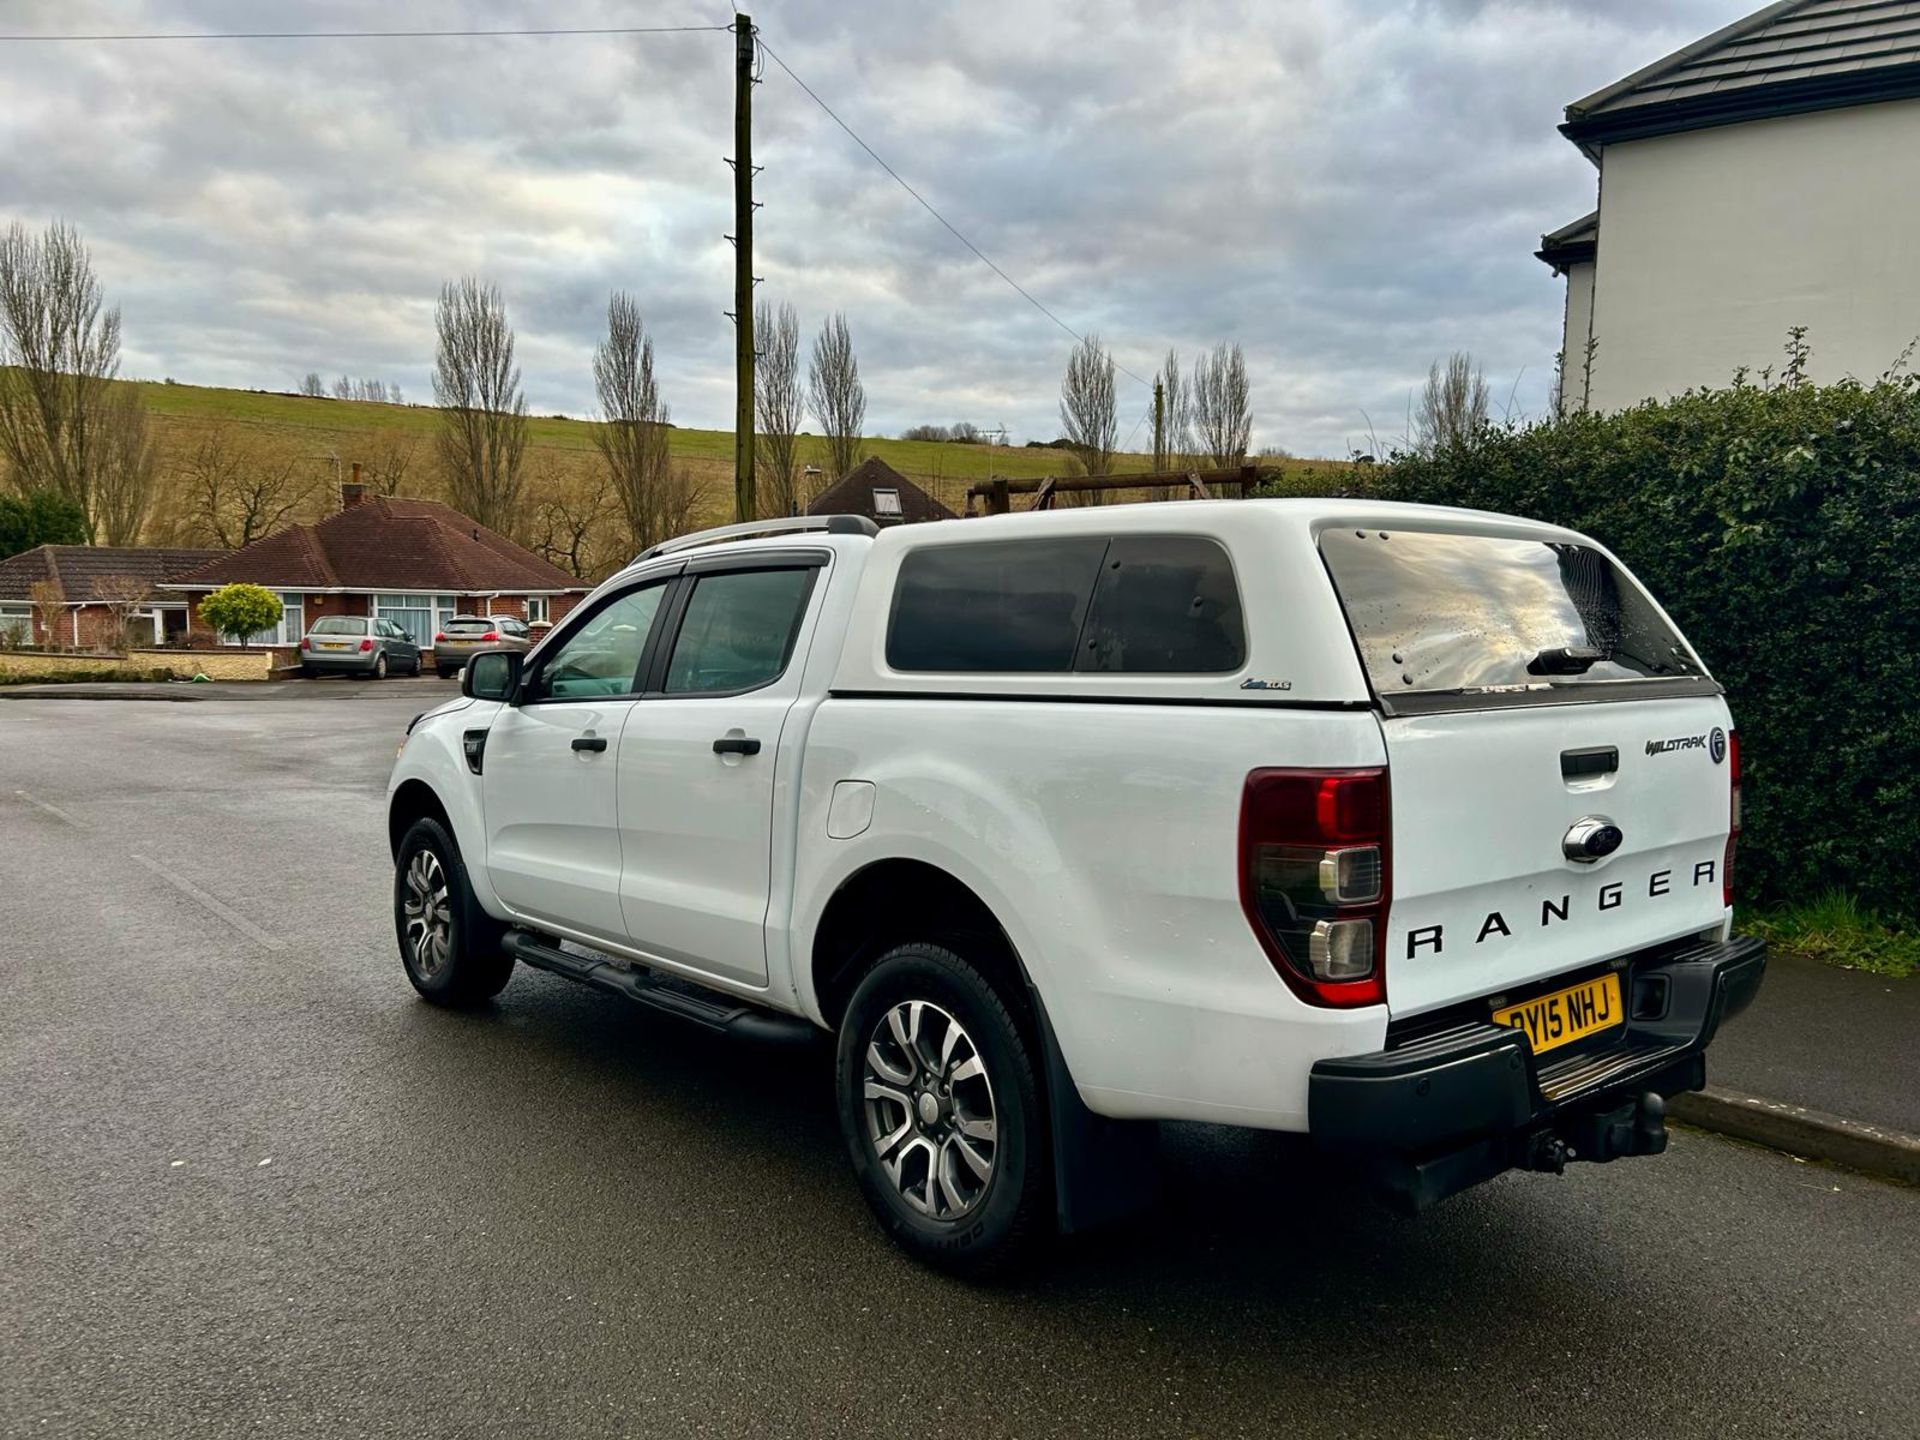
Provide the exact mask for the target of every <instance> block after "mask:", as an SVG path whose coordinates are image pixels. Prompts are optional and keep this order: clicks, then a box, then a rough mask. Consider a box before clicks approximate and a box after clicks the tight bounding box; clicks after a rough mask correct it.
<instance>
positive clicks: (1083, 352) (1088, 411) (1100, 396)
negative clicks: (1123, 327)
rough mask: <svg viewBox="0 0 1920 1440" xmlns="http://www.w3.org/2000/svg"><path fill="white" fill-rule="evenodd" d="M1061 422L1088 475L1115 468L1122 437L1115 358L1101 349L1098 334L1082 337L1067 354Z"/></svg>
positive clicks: (1104, 472) (1061, 398)
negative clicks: (1116, 406) (1115, 391)
mask: <svg viewBox="0 0 1920 1440" xmlns="http://www.w3.org/2000/svg"><path fill="white" fill-rule="evenodd" d="M1060 424H1061V426H1062V427H1063V428H1064V429H1065V430H1066V432H1067V440H1068V443H1069V444H1071V445H1072V447H1073V453H1074V454H1075V455H1076V456H1078V457H1079V460H1080V463H1081V464H1082V465H1083V466H1085V467H1086V471H1087V474H1089V475H1105V474H1107V473H1108V472H1109V471H1111V470H1112V469H1113V452H1114V450H1115V449H1116V448H1117V446H1118V444H1119V440H1120V422H1119V419H1118V417H1117V415H1116V414H1115V412H1114V400H1113V357H1112V356H1110V355H1108V354H1107V352H1106V351H1105V350H1104V349H1103V348H1101V345H1100V337H1099V336H1097V335H1089V336H1088V337H1087V338H1086V339H1084V340H1082V341H1081V342H1080V343H1079V344H1078V345H1076V346H1074V347H1073V353H1072V354H1071V355H1069V356H1068V357H1067V373H1066V374H1065V375H1064V376H1062V377H1061V380H1060Z"/></svg>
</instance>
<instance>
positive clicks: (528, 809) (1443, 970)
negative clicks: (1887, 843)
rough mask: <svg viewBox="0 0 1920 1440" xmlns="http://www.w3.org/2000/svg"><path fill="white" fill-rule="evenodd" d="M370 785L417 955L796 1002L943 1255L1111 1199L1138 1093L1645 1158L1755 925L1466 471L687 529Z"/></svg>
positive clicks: (1006, 1240) (1562, 547)
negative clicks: (1741, 934) (1416, 495)
mask: <svg viewBox="0 0 1920 1440" xmlns="http://www.w3.org/2000/svg"><path fill="white" fill-rule="evenodd" d="M389 807H390V809H389V815H390V821H389V829H390V837H391V843H392V851H393V858H394V863H395V881H394V899H393V906H394V922H395V926H396V929H397V932H398V938H399V945H400V951H401V955H402V958H403V960H404V962H405V965H406V970H407V975H408V978H409V979H410V980H411V981H412V982H413V984H414V986H415V987H416V988H417V989H418V990H419V991H420V993H421V994H422V995H424V996H426V997H427V998H428V999H430V1000H434V1001H437V1002H440V1003H444V1004H473V1003H478V1002H482V1001H485V1000H487V999H489V998H490V997H492V996H494V995H495V994H497V993H498V992H499V991H500V990H501V988H502V987H503V986H504V985H505V984H506V983H507V980H508V977H509V975H510V973H511V970H512V967H513V964H514V961H515V960H519V961H521V962H524V963H526V964H529V965H533V966H537V967H539V968H542V969H545V970H549V971H553V972H555V973H557V974H560V975H564V976H568V977H570V978H572V979H575V980H579V981H583V982H585V983H587V984H590V985H594V986H598V987H601V988H603V989H606V990H609V991H614V992H617V993H620V994H622V995H625V996H627V997H629V998H630V999H633V1000H636V1001H639V1002H641V1003H643V1004H646V1005H649V1006H652V1007H654V1008H656V1009H660V1010H666V1011H670V1012H672V1013H674V1014H677V1015H680V1016H682V1017H684V1018H686V1019H689V1020H692V1021H695V1022H697V1023H701V1024H704V1025H707V1026H710V1027H712V1028H714V1029H716V1030H720V1031H726V1032H731V1033H734V1034H738V1035H743V1036H749V1037H759V1038H762V1039H783V1038H805V1037H808V1036H812V1035H815V1034H818V1033H819V1032H821V1031H826V1032H831V1033H832V1034H833V1035H835V1036H836V1037H837V1042H838V1043H837V1052H836V1053H837V1061H836V1077H837V1078H836V1084H837V1090H838V1104H839V1110H840V1119H841V1124H842V1128H843V1130H844V1132H845V1136H846V1142H847V1147H848V1151H849V1154H850V1156H851V1158H852V1163H853V1168H854V1171H855V1173H856V1174H857V1175H858V1177H859V1180H860V1183H861V1185H862V1187H863V1189H864V1191H865V1193H866V1195H867V1197H868V1199H869V1201H870V1202H871V1204H872V1206H873V1208H874V1210H875V1212H876V1214H877V1215H878V1216H879V1217H880V1219H881V1221H882V1222H883V1223H884V1224H885V1226H886V1227H887V1228H888V1230H889V1231H890V1232H891V1233H892V1234H893V1235H894V1236H895V1237H896V1238H897V1239H898V1240H899V1241H900V1242H901V1243H902V1244H904V1245H905V1246H906V1247H907V1248H908V1249H909V1250H911V1251H913V1252H914V1253H915V1254H917V1255H920V1256H921V1257H923V1258H926V1259H929V1260H931V1261H934V1262H936V1263H939V1264H943V1265H946V1266H948V1267H950V1268H955V1269H961V1270H969V1271H975V1272H978V1271H981V1270H985V1269H989V1268H992V1267H994V1266H996V1265H1003V1264H1005V1263H1006V1262H1007V1261H1008V1259H1009V1258H1010V1257H1011V1256H1013V1255H1015V1254H1017V1253H1019V1251H1020V1250H1021V1248H1022V1247H1023V1245H1024V1244H1025V1242H1027V1241H1029V1240H1030V1239H1032V1238H1033V1237H1035V1236H1037V1235H1039V1234H1042V1233H1044V1232H1047V1231H1050V1230H1053V1229H1055V1228H1064V1229H1076V1228H1082V1227H1084V1226H1086V1225H1088V1224H1091V1223H1094V1222H1096V1221H1098V1220H1100V1219H1102V1218H1104V1217H1105V1216H1107V1215H1109V1214H1112V1213H1114V1212H1116V1211H1118V1210H1122V1209H1125V1208H1128V1207H1129V1206H1131V1205H1135V1204H1138V1203H1139V1202H1140V1200H1141V1198H1142V1197H1143V1196H1144V1195H1145V1194H1147V1193H1150V1186H1151V1180H1152V1171H1153V1140H1154V1137H1155V1135H1156V1133H1157V1132H1156V1128H1155V1126H1154V1124H1153V1123H1151V1122H1157V1121H1163V1120H1192V1121H1210V1122H1217V1123H1223V1124H1228V1125H1239V1126H1254V1127H1260V1128H1265V1129H1272V1130H1285V1131H1296V1132H1307V1133H1310V1134H1311V1135H1312V1136H1313V1137H1314V1139H1315V1140H1316V1141H1317V1142H1320V1143H1321V1144H1323V1145H1325V1146H1326V1147H1328V1148H1329V1149H1331V1150H1336V1151H1339V1152H1342V1153H1344V1154H1346V1155H1349V1156H1351V1157H1354V1159H1355V1160H1357V1161H1358V1162H1360V1163H1362V1164H1364V1165H1365V1166H1366V1167H1369V1168H1370V1169H1371V1170H1372V1171H1373V1172H1374V1173H1375V1174H1376V1175H1377V1177H1378V1179H1379V1180H1380V1182H1381V1183H1382V1184H1383V1185H1384V1186H1385V1187H1386V1189H1387V1190H1388V1192H1389V1193H1390V1194H1391V1195H1393V1196H1395V1197H1397V1198H1398V1199H1399V1200H1400V1201H1401V1202H1402V1203H1403V1204H1404V1205H1405V1206H1406V1207H1407V1208H1409V1209H1414V1210H1417V1209H1419V1208H1421V1207H1424V1206H1426V1205H1428V1204H1431V1203H1433V1202H1434V1201H1436V1200H1439V1199H1441V1198H1442V1197H1444V1196H1446V1195H1448V1194H1450V1193H1452V1192H1454V1191H1456V1190H1459V1189H1461V1188H1463V1187H1465V1186H1467V1185H1471V1184H1474V1183H1476V1182H1478V1181H1480V1180H1483V1179H1486V1178H1488V1177H1490V1176H1493V1175H1495V1174H1498V1173H1500V1172H1501V1171H1503V1170H1507V1169H1512V1168H1516V1167H1518V1168H1526V1169H1533V1170H1548V1171H1558V1170H1559V1169H1560V1168H1561V1167H1562V1166H1563V1165H1564V1164H1565V1163H1566V1162H1567V1161H1568V1160H1574V1159H1579V1160H1600V1161H1604V1160H1611V1159H1614V1158H1616V1157H1619V1156H1623V1155H1638V1154H1650V1153H1654V1152H1657V1151H1659V1150H1661V1149H1663V1148H1664V1147H1665V1144H1666V1132H1665V1129H1664V1126H1663V1122H1662V1116H1663V1104H1662V1097H1664V1096H1668V1095H1671V1094H1673V1093H1676V1092H1678V1091H1682V1090H1688V1089H1695V1088H1698V1087H1699V1086H1701V1085H1702V1084H1704V1082H1705V1064H1704V1060H1703V1052H1704V1051H1705V1049H1706V1046H1707V1044H1708V1042H1709V1041H1710V1040H1711V1039H1712V1037H1713V1035H1714V1032H1715V1029H1716V1028H1717V1027H1718V1025H1719V1024H1720V1023H1721V1021H1722V1020H1724V1019H1725V1018H1726V1017H1727V1016H1729V1015H1731V1014H1733V1013H1734V1012H1736V1011H1737V1010H1739V1009H1740V1008H1741V1007H1743V1006H1744V1005H1745V1004H1746V1003H1747V1001H1748V1000H1749V999H1750V998H1751V997H1752V995H1753V993H1754V991H1755V989H1756V988H1757V986H1758V984H1759V982H1760V977H1761V973H1762V970H1763V968H1764V965H1765V952H1764V949H1763V947H1762V946H1761V945H1760V944H1759V942H1757V941H1754V940H1748V939H1739V938H1735V937H1734V935H1733V933H1732V928H1731V923H1732V910H1731V890H1730V881H1731V873H1730V872H1731V869H1732V865H1733V857H1734V841H1735V837H1736V836H1737V834H1738V832H1739V826H1740V786H1739V749H1738V745H1737V742H1736V739H1735V736H1734V732H1733V725H1732V720H1731V717H1730V716H1729V714H1728V711H1727V707H1726V704H1725V702H1724V701H1723V699H1722V698H1721V692H1720V687H1719V686H1718V685H1717V684H1716V683H1715V682H1714V681H1713V679H1712V678H1711V677H1710V676H1709V675H1708V673H1707V671H1706V668H1705V667H1704V666H1703V665H1702V664H1701V662H1700V660H1699V657H1698V656H1697V655H1696V654H1695V653H1694V652H1693V650H1692V649H1691V648H1690V647H1689V646H1688V644H1687V642H1686V641H1685V640H1684V639H1683V638H1682V637H1681V635H1680V634H1679V632H1678V630H1677V629H1676V628H1675V626H1674V624H1673V622H1672V621H1671V620H1670V619H1669V618H1668V616H1667V615H1666V614H1665V612H1664V611H1662V610H1661V609H1660V607H1659V606H1658V605H1657V604H1656V603H1655V602H1654V601H1653V600H1652V599H1650V598H1649V597H1648V595H1647V594H1646V592H1645V591H1644V590H1643V589H1642V588H1641V587H1640V586H1639V584H1638V583H1637V582H1636V581H1635V580H1634V579H1633V577H1632V576H1631V575H1630V574H1628V573H1627V571H1626V569H1625V568H1624V567H1623V566H1622V565H1621V564H1620V562H1619V561H1617V560H1616V559H1615V558H1614V557H1613V556H1612V555H1610V554H1609V553H1608V552H1607V551H1606V550H1605V549H1604V548H1602V547H1601V546H1599V545H1597V544H1595V543H1594V542H1593V541H1591V540H1589V539H1587V538H1585V537H1584V536H1581V535H1578V534H1575V533H1572V532H1570V531H1566V530H1561V529H1557V528H1555V527H1552V526H1548V525H1540V524H1534V523H1531V522H1528V521H1525V520H1518V519H1513V518H1509V517H1505V516H1500V515H1491V514H1482V513H1476V512H1470V511H1460V510H1446V509H1436V508H1427V507H1419V506H1398V505H1386V504H1378V503H1369V502H1360V501H1347V500H1314V501H1307V500H1254V501H1238V502H1193V503H1183V504H1160V505H1135V506H1121V507H1112V508H1091V509H1075V510H1066V511H1059V512H1050V513H1038V514H1026V515H1011V516H1001V517H991V518H986V519H979V520H969V521H965V522H950V523H945V524H931V525H917V526H910V527H896V528H891V529H887V530H884V531H876V529H875V527H874V526H873V525H872V524H871V522H868V521H866V520H864V519H859V518H855V517H846V516H841V517H823V518H815V519H803V520H795V521H773V522H767V523H763V524H758V525H748V526H730V527H725V528H723V529H721V530H716V531H708V532H705V533H702V534H699V535H693V536H689V537H687V538H685V539H681V540H676V541H672V542H669V543H667V544H664V545H659V546H656V547H654V548H653V549H652V550H650V551H648V552H647V553H646V554H644V555H642V556H641V557H640V558H639V559H638V560H636V561H635V562H634V563H633V564H632V565H630V566H629V567H628V568H626V569H625V570H623V571H621V572H620V573H619V574H618V575H616V576H615V577H614V578H613V579H611V580H609V581H607V582H606V583H605V584H604V585H602V586H600V587H599V589H598V590H596V591H595V592H594V593H593V595H592V596H591V597H590V598H589V599H588V600H587V601H586V603H584V604H582V605H581V606H580V607H579V608H578V609H577V610H575V611H574V613H573V614H571V615H570V616H568V617H567V619H566V620H564V621H563V622H562V623H561V624H560V625H558V626H557V627H556V628H555V629H554V631H553V632H552V633H551V634H549V635H548V636H547V637H546V639H545V640H543V641H542V642H541V643H540V644H539V645H538V646H536V647H535V648H534V649H533V650H532V651H531V652H530V653H528V654H525V655H520V654H507V653H490V654H482V655H479V656H477V657H476V658H475V659H474V660H473V661H472V662H471V663H470V664H469V665H468V667H467V670H466V674H465V678H464V682H463V694H462V698H460V699H458V700H455V701H452V702H450V703H448V704H446V705H444V706H442V707H440V708H439V709H437V710H434V711H431V712H429V713H428V714H426V715H424V716H422V717H420V718H419V719H418V720H417V721H416V722H415V723H414V725H413V726H412V727H411V729H410V733H409V737H408V739H407V742H406V744H405V746H404V748H403V749H402V751H401V754H400V757H399V760H398V762H397V764H396V765H395V767H394V771H393V778H392V782H391V787H390V792H389Z"/></svg>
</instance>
